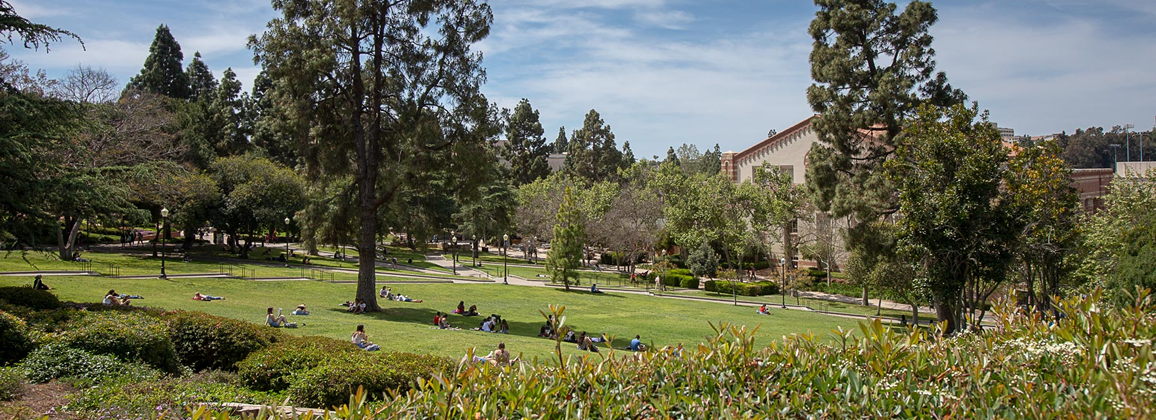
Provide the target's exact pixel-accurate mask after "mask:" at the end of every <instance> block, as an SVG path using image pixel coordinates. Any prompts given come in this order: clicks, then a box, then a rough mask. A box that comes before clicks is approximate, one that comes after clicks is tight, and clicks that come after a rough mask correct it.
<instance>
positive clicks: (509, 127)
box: [499, 98, 550, 186]
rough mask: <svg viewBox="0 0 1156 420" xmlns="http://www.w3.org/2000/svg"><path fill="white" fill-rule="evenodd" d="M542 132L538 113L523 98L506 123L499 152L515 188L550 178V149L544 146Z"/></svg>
mask: <svg viewBox="0 0 1156 420" xmlns="http://www.w3.org/2000/svg"><path fill="white" fill-rule="evenodd" d="M544 132H545V131H544V130H543V129H542V123H541V122H540V121H538V111H537V110H535V109H534V107H532V106H530V100H529V99H525V98H523V99H522V101H521V102H518V106H516V107H514V114H513V115H511V116H510V121H509V123H508V124H506V140H507V143H506V147H505V148H502V149H501V150H499V153H500V156H501V157H502V158H503V159H505V160H506V162H507V163H509V165H510V167H509V170H510V178H511V179H512V180H513V181H514V185H515V186H518V185H522V184H528V183H531V182H534V181H535V180H537V179H538V178H545V177H546V176H548V175H550V164H549V162H547V160H546V158H547V157H548V156H549V155H550V147H549V146H547V145H546V137H545V136H543V135H542V134H543V133H544Z"/></svg>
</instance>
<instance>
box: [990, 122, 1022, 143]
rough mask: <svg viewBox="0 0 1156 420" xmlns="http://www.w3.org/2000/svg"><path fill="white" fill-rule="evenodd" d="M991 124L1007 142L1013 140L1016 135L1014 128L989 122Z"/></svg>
mask: <svg viewBox="0 0 1156 420" xmlns="http://www.w3.org/2000/svg"><path fill="white" fill-rule="evenodd" d="M991 125H993V126H995V129H996V130H999V136H1000V137H1003V141H1006V142H1009V143H1010V142H1014V140H1015V136H1016V130H1015V129H1014V128H1008V127H1000V126H999V124H996V123H991Z"/></svg>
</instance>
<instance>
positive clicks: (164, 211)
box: [161, 208, 169, 217]
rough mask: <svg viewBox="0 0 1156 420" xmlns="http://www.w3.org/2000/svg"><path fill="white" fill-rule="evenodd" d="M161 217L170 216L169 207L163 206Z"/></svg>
mask: <svg viewBox="0 0 1156 420" xmlns="http://www.w3.org/2000/svg"><path fill="white" fill-rule="evenodd" d="M161 217H169V209H168V208H161Z"/></svg>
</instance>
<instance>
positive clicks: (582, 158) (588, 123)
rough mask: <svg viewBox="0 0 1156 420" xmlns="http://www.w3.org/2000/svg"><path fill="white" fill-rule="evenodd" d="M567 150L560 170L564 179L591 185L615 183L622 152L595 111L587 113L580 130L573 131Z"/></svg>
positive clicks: (611, 133) (620, 165)
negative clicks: (584, 181)
mask: <svg viewBox="0 0 1156 420" xmlns="http://www.w3.org/2000/svg"><path fill="white" fill-rule="evenodd" d="M568 150H569V152H568V154H567V155H566V163H565V164H564V166H563V167H562V171H563V172H564V173H565V174H566V175H568V176H570V177H572V178H575V179H584V180H587V181H590V182H598V181H614V182H617V181H618V169H619V168H620V167H622V152H621V151H619V150H618V146H617V145H616V144H615V142H614V133H613V132H611V131H610V126H609V125H607V124H606V123H605V122H604V121H602V117H601V116H600V115H598V111H595V110H593V109H591V110H590V112H588V113H586V119H585V120H584V122H583V123H582V128H581V129H579V130H574V133H573V134H572V135H571V136H570V144H569V149H568ZM623 169H625V168H623Z"/></svg>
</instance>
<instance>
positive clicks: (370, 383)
mask: <svg viewBox="0 0 1156 420" xmlns="http://www.w3.org/2000/svg"><path fill="white" fill-rule="evenodd" d="M449 366H450V362H449V360H446V359H444V358H440V357H435V356H426V355H416V354H410V353H375V352H366V351H363V350H361V349H358V348H357V347H356V346H354V345H353V344H352V343H349V342H345V341H340V340H333V339H328V338H321V337H308V338H300V339H290V340H288V341H285V342H281V343H278V344H276V345H274V346H272V347H269V348H267V349H264V350H261V351H258V352H255V353H253V354H252V355H250V356H249V358H248V359H245V360H244V361H243V362H241V363H239V364H238V365H237V367H238V373H237V374H238V377H239V378H240V380H241V382H242V383H244V384H245V385H247V386H248V387H250V388H252V389H255V390H259V391H286V390H287V391H288V393H289V396H290V398H291V400H292V402H294V403H296V404H300V405H304V406H309V407H330V406H333V405H338V404H341V403H344V402H348V400H349V394H350V393H351V392H353V391H356V390H357V387H358V386H363V387H365V390H366V391H367V392H368V394H369V395H370V396H371V397H373V398H379V397H380V396H381V394H382V393H383V392H385V391H386V390H389V389H396V388H401V389H403V390H404V389H406V388H408V387H409V386H410V385H412V383H413V381H414V380H415V379H417V378H419V377H425V378H428V377H429V376H430V375H431V374H434V373H438V372H441V371H442V370H444V369H445V368H447V367H449Z"/></svg>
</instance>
